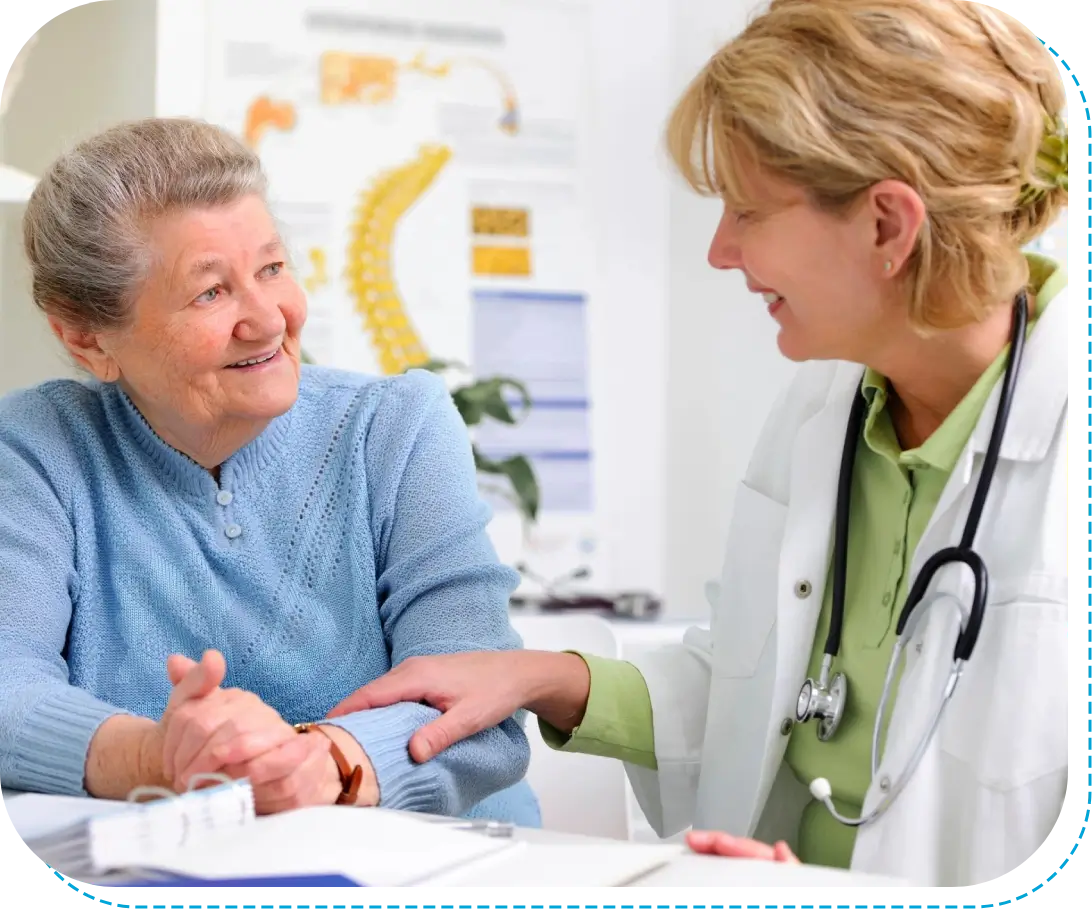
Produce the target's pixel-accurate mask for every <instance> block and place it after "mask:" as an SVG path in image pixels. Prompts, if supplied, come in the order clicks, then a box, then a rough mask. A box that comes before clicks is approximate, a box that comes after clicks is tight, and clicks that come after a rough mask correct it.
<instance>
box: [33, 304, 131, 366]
mask: <svg viewBox="0 0 1092 909" xmlns="http://www.w3.org/2000/svg"><path fill="white" fill-rule="evenodd" d="M49 328H50V330H51V331H52V332H53V334H54V335H55V336H56V337H57V339H58V340H59V341H60V342H61V343H62V344H63V345H64V347H65V350H67V351H68V354H69V356H71V357H72V359H73V360H75V361H76V365H77V366H79V367H80V368H82V369H84V370H86V371H87V372H89V373H91V375H93V376H94V377H95V378H96V379H98V380H99V381H100V382H116V381H117V380H118V379H119V378H121V369H120V368H119V367H118V364H117V361H116V360H115V359H114V358H113V357H112V356H111V355H110V354H109V353H108V352H107V351H106V350H105V349H104V348H103V340H104V339H103V336H102V335H101V334H100V333H99V332H93V331H87V330H86V329H83V328H77V327H76V326H74V325H69V324H68V323H67V322H64V321H62V320H61V319H59V318H57V317H56V316H53V315H51V316H49Z"/></svg>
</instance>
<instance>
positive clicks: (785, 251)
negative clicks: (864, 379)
mask: <svg viewBox="0 0 1092 909" xmlns="http://www.w3.org/2000/svg"><path fill="white" fill-rule="evenodd" d="M747 183H748V186H749V189H750V190H751V191H752V193H753V195H754V197H755V198H756V199H757V200H758V201H757V202H756V203H755V205H754V207H753V208H752V209H750V210H746V211H739V210H735V209H733V208H731V207H729V206H727V205H726V206H725V209H724V214H723V215H722V217H721V220H720V224H719V225H718V227H717V230H716V233H715V234H714V236H713V241H712V244H711V245H710V248H709V264H710V265H712V266H713V267H714V268H718V269H724V270H735V269H738V270H739V271H741V272H742V273H743V276H744V278H745V279H746V281H747V288H748V289H749V290H750V291H751V292H752V293H754V294H755V295H756V297H755V300H756V305H760V306H765V307H766V309H767V311H768V312H769V314H770V317H771V318H772V319H774V321H776V322H777V324H778V327H779V329H780V330H779V332H778V335H777V345H778V347H779V348H780V350H781V352H782V354H784V356H786V357H788V358H789V359H790V360H796V361H802V360H828V359H841V360H850V361H855V362H865V361H866V359H867V357H868V356H869V352H870V351H872V350H874V349H875V348H876V346H877V345H879V344H880V343H881V342H882V339H883V337H884V335H885V333H886V329H887V328H889V324H888V323H889V322H890V315H891V313H890V307H889V306H887V305H885V303H884V298H885V295H886V294H885V290H884V288H883V285H882V283H881V282H880V281H877V280H876V278H875V273H876V251H875V242H874V239H875V233H874V224H873V222H872V220H871V218H870V217H869V216H868V212H867V211H866V210H862V211H859V212H854V211H850V212H848V213H844V214H839V215H835V214H832V213H829V212H826V211H823V210H821V209H820V208H818V207H817V206H816V205H815V204H814V203H813V202H812V200H811V199H810V198H809V196H808V194H807V193H806V192H805V191H804V190H803V189H801V188H799V187H797V186H793V185H791V184H789V183H786V182H784V181H779V180H776V179H774V178H772V177H769V176H767V175H763V174H752V175H748V179H747Z"/></svg>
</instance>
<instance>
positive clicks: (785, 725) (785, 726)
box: [781, 717, 792, 735]
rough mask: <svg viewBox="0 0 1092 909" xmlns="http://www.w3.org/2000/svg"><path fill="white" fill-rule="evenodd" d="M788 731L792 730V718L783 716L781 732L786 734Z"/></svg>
mask: <svg viewBox="0 0 1092 909" xmlns="http://www.w3.org/2000/svg"><path fill="white" fill-rule="evenodd" d="M790 732H792V720H791V719H789V718H788V717H785V719H783V720H782V721H781V734H782V735H788V734H789V733H790Z"/></svg>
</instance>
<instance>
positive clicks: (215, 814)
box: [5, 775, 257, 880]
mask: <svg viewBox="0 0 1092 909" xmlns="http://www.w3.org/2000/svg"><path fill="white" fill-rule="evenodd" d="M208 776H209V777H212V779H211V780H210V779H209V778H208V777H205V776H202V777H199V778H196V779H195V781H194V786H192V787H191V789H190V790H189V791H188V792H186V793H185V794H183V795H176V794H175V793H173V792H169V791H167V790H160V789H154V790H153V789H150V788H141V789H137V790H134V791H133V792H132V793H131V794H130V797H129V800H128V801H127V802H96V800H92V799H80V800H76V799H65V800H64V801H65V803H66V804H65V805H63V806H55V810H56V814H57V816H61V817H63V816H64V814H65V813H66V812H69V813H70V815H71V816H75V817H76V818H77V819H76V820H73V821H72V822H71V823H67V824H62V825H61V826H56V825H52V827H51V826H50V825H48V824H45V825H43V822H42V818H41V815H42V814H43V809H46V810H47V811H48V807H53V806H51V803H50V802H49V799H50V797H49V796H22V797H20V798H18V799H14V800H11V801H7V800H6V801H5V807H7V808H8V812H9V815H10V816H11V817H12V822H13V824H14V825H15V828H16V831H17V832H18V833H19V834H20V835H21V836H22V837H23V840H24V842H25V843H26V844H27V846H28V847H29V848H30V850H31V851H32V852H33V853H34V854H35V855H37V856H38V857H39V858H40V859H42V861H44V862H45V863H46V864H48V865H49V866H50V867H52V868H54V869H56V870H57V871H59V872H60V873H62V874H65V875H67V876H69V877H74V878H78V879H81V880H82V879H88V878H102V877H104V876H106V875H108V874H109V873H111V872H117V871H124V870H128V869H139V868H148V867H154V866H155V865H156V864H158V862H159V861H161V860H162V857H163V856H164V855H171V854H174V853H176V852H177V851H179V850H180V849H185V848H186V847H187V846H192V845H193V844H195V843H198V842H201V841H203V840H204V839H205V838H207V837H209V836H216V835H217V834H219V833H223V832H228V831H235V832H238V831H239V829H240V828H242V827H244V826H247V825H249V824H253V823H255V822H256V820H257V817H256V815H255V811H254V795H253V792H252V790H251V788H250V783H249V782H248V781H246V780H230V779H228V778H227V777H221V776H219V775H208ZM210 781H212V782H215V783H216V785H213V786H204V787H202V788H197V787H199V786H200V785H201V784H202V783H207V782H210ZM149 795H151V796H155V797H156V799H155V801H147V802H145V801H140V799H141V798H144V797H147V796H149ZM23 799H30V804H26V805H25V806H24V805H23V804H21V803H22V802H23ZM77 801H80V802H86V803H87V807H86V809H85V810H81V808H82V807H83V806H79V805H73V804H71V803H75V802H77ZM16 805H18V806H19V808H18V810H13V806H16ZM20 816H22V817H23V818H24V819H25V820H24V823H23V824H20ZM43 826H44V827H45V829H42V828H43ZM21 827H23V829H20V828H21ZM35 827H37V828H38V829H37V830H36V829H35ZM24 830H25V831H26V832H24Z"/></svg>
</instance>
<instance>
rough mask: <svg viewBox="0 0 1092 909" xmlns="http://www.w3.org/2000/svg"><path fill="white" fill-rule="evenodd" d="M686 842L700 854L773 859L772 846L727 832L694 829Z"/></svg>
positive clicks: (764, 859)
mask: <svg viewBox="0 0 1092 909" xmlns="http://www.w3.org/2000/svg"><path fill="white" fill-rule="evenodd" d="M686 844H687V845H688V846H689V847H690V848H691V849H692V850H693V851H694V852H697V853H700V854H701V855H722V856H725V857H727V858H745V859H760V860H763V861H770V862H772V861H775V857H774V848H773V846H769V845H767V844H766V843H760V842H759V841H758V840H752V839H749V838H747V837H736V836H730V835H729V834H727V833H719V832H709V831H700V830H695V831H693V832H691V833H688V834H687V836H686ZM785 848H786V849H787V848H788V847H787V846H786V847H785ZM790 854H791V853H790Z"/></svg>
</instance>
